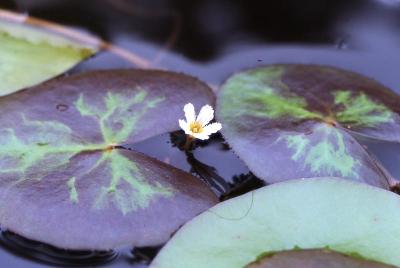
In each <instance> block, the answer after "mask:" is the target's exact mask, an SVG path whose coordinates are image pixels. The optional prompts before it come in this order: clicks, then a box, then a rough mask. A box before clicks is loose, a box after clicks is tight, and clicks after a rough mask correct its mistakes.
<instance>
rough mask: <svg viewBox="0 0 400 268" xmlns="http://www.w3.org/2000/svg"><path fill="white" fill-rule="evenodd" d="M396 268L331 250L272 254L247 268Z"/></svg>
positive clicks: (290, 251)
mask: <svg viewBox="0 0 400 268" xmlns="http://www.w3.org/2000/svg"><path fill="white" fill-rule="evenodd" d="M293 267H296V268H322V267H323V268H390V267H392V268H394V267H395V266H391V265H386V264H382V263H378V262H374V261H368V260H364V259H361V258H355V257H351V256H346V255H343V254H340V253H337V252H334V251H330V250H325V249H324V250H321V249H309V250H289V251H283V252H278V253H275V254H271V255H268V256H265V257H263V258H261V259H260V260H258V261H256V262H255V263H252V264H250V265H248V266H246V268H293Z"/></svg>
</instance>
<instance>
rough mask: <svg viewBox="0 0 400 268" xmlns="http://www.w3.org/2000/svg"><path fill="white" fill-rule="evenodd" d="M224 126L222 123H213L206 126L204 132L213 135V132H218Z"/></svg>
mask: <svg viewBox="0 0 400 268" xmlns="http://www.w3.org/2000/svg"><path fill="white" fill-rule="evenodd" d="M221 128H222V125H221V124H220V123H212V124H209V125H207V126H205V127H204V129H203V133H205V134H207V135H211V134H213V133H216V132H218V131H220V130H221Z"/></svg>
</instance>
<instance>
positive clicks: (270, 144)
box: [217, 65, 400, 188]
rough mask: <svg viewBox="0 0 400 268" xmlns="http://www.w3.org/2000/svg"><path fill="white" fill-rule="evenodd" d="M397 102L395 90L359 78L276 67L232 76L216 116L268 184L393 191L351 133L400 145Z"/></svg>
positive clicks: (313, 69)
mask: <svg viewBox="0 0 400 268" xmlns="http://www.w3.org/2000/svg"><path fill="white" fill-rule="evenodd" d="M399 103H400V97H399V96H398V95H396V94H395V93H394V92H392V91H390V90H388V89H387V88H385V87H383V86H382V85H380V84H379V83H377V82H375V81H373V80H371V79H368V78H366V77H363V76H361V75H358V74H355V73H351V72H348V71H344V70H339V69H335V68H331V67H323V66H317V65H270V66H267V67H263V68H257V69H251V70H247V71H243V72H241V73H238V74H235V75H233V76H232V77H231V78H229V79H228V80H227V82H226V83H225V84H224V85H223V86H222V89H221V92H220V94H219V96H218V105H217V117H218V119H219V120H220V121H221V122H222V123H223V129H222V132H223V134H224V136H225V137H226V139H227V141H228V142H229V144H230V145H231V146H232V148H233V149H234V150H235V152H236V153H237V154H238V155H239V156H240V157H241V158H242V159H243V160H244V161H245V162H246V164H247V165H248V166H249V168H250V170H251V171H253V172H254V173H255V174H256V175H257V176H258V177H260V178H262V179H264V180H266V181H268V182H277V181H282V180H286V179H293V178H298V177H320V176H337V177H343V178H347V179H352V180H356V181H363V182H366V183H369V184H372V185H375V186H379V187H383V188H387V187H388V184H387V178H385V175H384V174H383V173H384V172H382V171H381V169H380V168H379V167H378V166H377V164H376V163H375V161H374V160H373V159H372V158H371V157H370V155H369V154H368V153H367V152H366V150H365V149H364V148H363V147H362V146H361V145H360V144H359V143H358V142H357V141H356V139H355V138H354V137H353V135H354V134H357V135H365V136H369V137H373V138H377V139H383V140H390V141H400V106H399V105H398V104H399ZM282 167H284V168H283V169H282Z"/></svg>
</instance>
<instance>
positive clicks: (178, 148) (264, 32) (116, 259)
mask: <svg viewBox="0 0 400 268" xmlns="http://www.w3.org/2000/svg"><path fill="white" fill-rule="evenodd" d="M0 7H1V8H4V9H7V10H11V11H14V12H18V13H24V14H27V15H30V16H33V17H38V18H41V19H45V20H48V21H52V22H56V23H59V24H62V25H66V26H71V27H75V28H77V29H79V30H81V31H84V32H87V33H90V34H93V35H95V36H99V37H101V38H102V39H104V40H107V42H109V43H110V44H113V45H115V46H116V47H118V48H122V49H124V51H127V52H128V53H130V55H131V56H132V55H134V56H138V57H139V60H135V61H136V62H138V61H139V62H140V61H141V59H143V60H144V62H145V63H146V64H148V65H149V67H150V68H156V69H163V70H169V71H176V72H182V73H185V74H189V75H192V76H194V77H198V78H199V79H200V80H202V81H204V82H206V83H207V84H208V85H209V86H210V87H211V88H212V89H213V91H214V92H216V91H217V90H218V88H219V87H220V86H221V85H222V84H223V83H224V82H226V80H227V79H228V77H229V76H230V75H232V74H233V73H237V72H239V71H241V70H243V69H248V68H254V67H258V66H264V65H268V64H276V63H279V64H280V63H296V64H321V65H331V66H335V67H339V68H343V69H346V70H351V71H354V72H357V73H360V74H363V75H365V76H368V77H371V78H374V79H375V80H377V81H379V82H380V83H382V84H383V85H384V86H387V87H388V88H390V89H392V90H393V91H395V92H397V93H399V94H400V87H399V85H400V77H399V75H398V73H397V70H399V69H400V38H399V30H398V29H399V27H398V25H399V24H400V20H399V18H400V4H399V3H397V2H396V1H395V0H393V1H378V0H376V1H372V0H371V1H351V2H350V1H344V0H343V1H335V2H334V3H333V2H331V1H317V0H312V1H306V2H298V1H289V0H287V1H283V2H282V1H269V3H265V1H254V2H250V1H236V2H235V3H232V2H231V1H224V0H218V1H212V0H207V1H162V0H161V1H124V0H109V1H107V0H103V1H95V0H91V1H78V0H77V1H72V0H58V1H46V0H34V1H33V0H29V1H28V0H26V1H25V0H15V1H14V0H9V1H0ZM0 48H1V45H0ZM0 64H1V63H0ZM120 68H122V69H126V68H136V66H134V65H133V64H132V62H129V61H128V60H126V57H120V56H118V55H117V54H116V53H115V51H104V52H101V53H99V54H98V55H96V56H94V57H92V58H89V59H88V60H86V61H83V62H81V63H80V64H78V65H77V66H75V67H74V68H73V69H71V70H69V71H68V72H67V76H70V75H74V74H79V73H81V72H84V71H93V70H103V69H120ZM61 105H65V104H61ZM198 108H200V107H198ZM57 109H58V110H60V109H61V110H63V109H68V106H65V107H64V106H58V108H57ZM182 117H183V114H182ZM161 130H162V129H161ZM161 133H162V131H161ZM357 141H358V142H359V143H360V144H362V146H364V148H367V149H368V152H369V153H370V154H371V157H372V158H377V159H378V160H379V161H380V163H381V164H382V166H383V167H384V168H385V169H387V171H388V172H389V173H390V174H391V176H393V178H400V166H399V164H398V163H400V154H399V151H400V143H393V142H388V141H380V140H378V139H372V138H368V137H365V136H359V137H357ZM184 142H185V135H184V133H183V132H182V131H175V132H170V133H167V134H165V133H164V134H158V135H155V136H152V137H151V138H148V139H144V140H143V139H142V140H140V141H139V142H135V143H132V144H128V145H126V146H125V147H126V148H127V149H130V150H134V151H136V152H141V153H144V154H146V155H148V156H151V157H154V158H156V159H158V160H160V161H162V162H164V163H167V164H169V165H172V166H174V167H177V168H179V169H181V170H183V171H186V172H189V173H192V174H193V175H195V176H196V177H198V178H199V179H200V180H202V181H203V182H205V183H206V184H207V185H208V186H210V188H211V189H212V191H213V192H214V193H216V194H217V195H218V196H219V198H220V199H221V200H225V199H229V198H232V197H234V196H238V195H241V194H244V193H246V192H249V191H251V190H254V189H257V188H260V187H262V186H264V185H266V184H267V183H265V182H264V181H262V180H261V179H259V178H257V177H256V176H255V175H254V174H253V173H252V172H251V171H250V169H251V168H250V169H249V168H248V165H247V164H246V163H245V162H243V161H242V160H241V159H239V157H238V156H237V152H236V153H235V152H234V151H233V150H232V149H231V145H230V144H228V143H227V142H226V141H225V140H224V138H223V136H222V135H221V134H216V135H213V136H212V138H211V139H210V140H208V141H201V142H197V143H196V148H195V150H193V151H192V152H190V153H188V152H185V151H184V150H183V149H182V146H183V144H184ZM240 156H241V157H242V159H245V158H244V157H243V155H240ZM245 160H246V159H245ZM227 191H228V193H227ZM0 244H1V247H2V248H3V250H1V251H0V263H1V264H3V265H8V266H12V267H41V266H44V265H56V266H57V265H73V266H74V265H78V264H79V265H84V266H90V265H100V264H101V265H104V267H138V268H139V267H148V266H147V265H148V263H149V261H151V259H152V258H153V257H154V256H155V255H156V253H157V251H158V248H157V247H154V248H152V247H144V248H136V249H133V248H127V247H125V248H122V249H118V250H115V251H109V252H107V251H99V252H93V251H73V252H72V251H65V250H60V249H57V248H55V247H52V246H50V245H47V244H43V243H39V242H35V241H31V240H28V239H26V238H24V237H22V236H19V235H17V234H14V233H12V232H6V231H4V232H3V234H2V237H1V240H0Z"/></svg>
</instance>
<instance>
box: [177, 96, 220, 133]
mask: <svg viewBox="0 0 400 268" xmlns="http://www.w3.org/2000/svg"><path fill="white" fill-rule="evenodd" d="M183 111H184V112H185V117H186V121H185V120H179V126H180V127H181V128H182V129H183V130H184V131H185V133H186V135H189V136H190V137H192V138H196V139H200V140H207V139H208V138H209V137H210V135H211V134H213V133H216V132H218V131H219V130H220V129H221V128H222V126H221V124H220V123H211V124H208V123H210V122H211V120H213V118H214V110H213V108H212V107H211V106H210V105H204V106H203V107H202V108H201V110H200V113H199V115H198V116H197V118H196V113H195V111H194V106H193V104H191V103H188V104H186V105H185V107H183Z"/></svg>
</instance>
